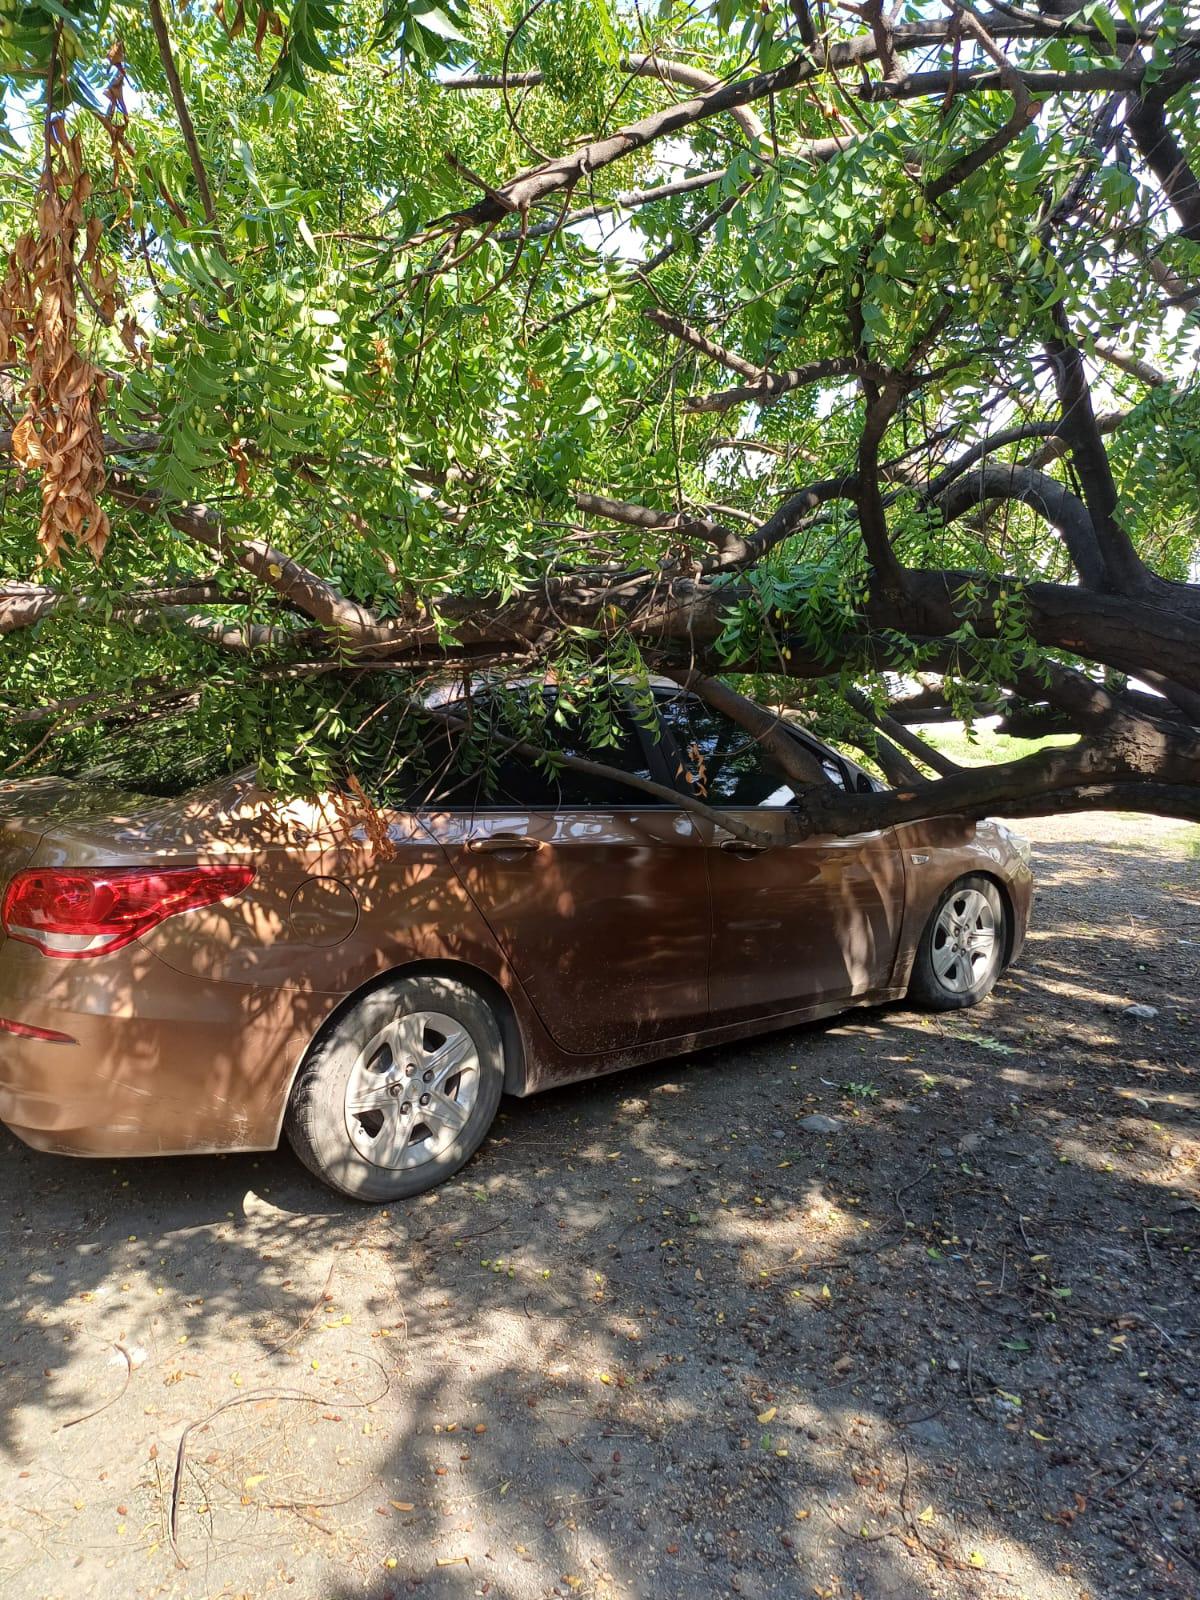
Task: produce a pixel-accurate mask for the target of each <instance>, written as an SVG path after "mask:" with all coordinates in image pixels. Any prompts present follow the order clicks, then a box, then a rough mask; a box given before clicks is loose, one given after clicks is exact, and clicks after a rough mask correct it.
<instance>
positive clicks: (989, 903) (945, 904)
mask: <svg viewBox="0 0 1200 1600" xmlns="http://www.w3.org/2000/svg"><path fill="white" fill-rule="evenodd" d="M1007 948H1008V911H1007V908H1006V906H1005V903H1004V897H1003V895H1002V894H1001V893H1000V890H999V889H998V888H997V886H996V884H995V883H993V882H992V880H991V879H990V878H983V877H978V876H972V877H967V878H959V880H958V881H957V883H952V884H951V885H950V887H949V888H948V889H947V890H946V891H945V893H944V894H943V895H942V897H941V899H940V900H939V901H938V903H937V905H936V906H935V907H934V909H933V914H932V915H931V916H930V918H929V921H928V923H926V925H925V931H924V933H922V935H921V942H920V944H919V945H918V947H917V955H916V960H915V961H914V962H913V970H912V977H911V978H910V979H909V984H908V993H909V998H910V999H911V1000H915V1001H916V1002H917V1003H918V1004H919V1005H923V1006H927V1007H928V1008H929V1009H931V1010H933V1011H961V1010H963V1009H964V1008H965V1007H967V1006H974V1005H978V1004H979V1002H980V1001H981V1000H983V999H986V997H987V996H988V995H989V994H991V992H992V990H993V989H994V988H995V986H996V980H997V978H998V977H999V976H1000V974H1001V972H1003V970H1004V960H1005V952H1006V950H1007Z"/></svg>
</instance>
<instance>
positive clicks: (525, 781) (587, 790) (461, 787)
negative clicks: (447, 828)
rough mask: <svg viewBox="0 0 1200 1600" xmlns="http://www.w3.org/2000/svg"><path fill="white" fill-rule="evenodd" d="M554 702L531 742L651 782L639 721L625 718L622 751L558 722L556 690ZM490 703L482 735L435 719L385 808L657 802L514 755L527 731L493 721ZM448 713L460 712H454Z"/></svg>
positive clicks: (566, 807) (614, 782)
mask: <svg viewBox="0 0 1200 1600" xmlns="http://www.w3.org/2000/svg"><path fill="white" fill-rule="evenodd" d="M542 692H543V693H544V694H545V696H546V712H547V715H546V717H545V719H544V721H542V720H541V719H540V718H539V719H538V723H537V731H536V733H530V734H527V735H526V737H528V739H529V742H530V743H536V744H537V745H538V746H539V748H542V749H546V750H548V751H550V752H551V753H552V754H554V755H560V756H575V757H583V758H584V759H586V760H589V761H595V762H599V763H601V764H602V765H604V766H607V767H615V768H617V769H618V770H620V771H621V772H628V773H632V774H634V775H636V776H638V777H642V778H649V777H651V772H650V766H649V763H648V760H647V757H646V752H645V748H644V746H643V743H642V740H641V738H640V736H639V734H638V730H637V728H636V727H635V726H634V724H633V722H632V720H631V719H629V718H627V717H625V716H623V715H622V716H619V717H618V718H617V720H616V727H615V729H614V732H615V735H616V743H615V744H595V743H593V742H592V741H591V740H590V739H589V737H588V734H587V730H586V728H585V726H584V723H583V719H581V718H580V717H578V716H563V717H561V718H559V717H558V716H557V715H556V710H557V707H556V703H555V697H554V691H553V690H544V691H542ZM491 709H492V708H490V707H489V706H488V705H487V704H486V702H485V703H483V704H479V703H477V704H476V706H475V707H474V711H473V720H474V724H475V732H474V736H473V737H472V738H471V739H469V740H464V739H463V736H462V735H461V734H460V733H458V732H457V731H454V730H451V729H448V728H446V727H445V726H444V725H443V724H440V723H437V722H434V721H433V720H432V719H431V720H430V724H429V729H428V732H427V734H426V736H425V738H424V739H423V740H422V741H421V743H420V746H419V747H418V748H417V749H415V750H413V751H412V752H411V754H410V755H409V756H407V757H406V759H405V760H404V762H403V763H402V764H401V765H400V766H399V767H398V769H397V771H396V772H395V774H394V775H393V776H392V778H391V779H390V781H389V782H388V783H387V784H386V785H384V787H383V799H384V803H385V804H388V805H391V806H394V807H397V808H398V809H403V810H421V809H446V810H453V811H477V810H487V809H489V808H493V809H494V808H496V807H504V806H511V807H515V808H517V809H521V810H551V811H554V810H558V811H572V810H589V809H594V810H614V809H625V810H628V809H629V808H631V807H634V806H645V805H653V804H655V803H656V802H655V801H654V800H653V799H652V798H651V797H649V796H647V795H645V794H643V793H641V792H640V791H639V790H637V789H635V788H632V787H631V786H629V785H627V784H624V783H621V782H620V780H619V779H617V778H615V777H614V778H606V777H603V776H601V775H599V774H593V773H584V772H579V771H577V770H576V769H574V768H572V767H567V766H559V767H555V768H553V769H550V768H548V767H547V766H546V765H545V764H543V763H541V762H539V761H537V760H536V759H535V758H534V757H532V756H527V755H525V754H524V753H523V752H521V751H517V750H513V749H511V748H510V746H511V743H512V741H513V740H514V739H516V738H519V737H521V736H522V730H521V729H520V728H517V727H512V726H508V725H507V724H506V722H505V721H504V720H503V718H502V717H501V716H500V715H496V716H494V717H492V716H491V715H490V714H489V713H490V711H491ZM447 710H449V711H454V710H455V707H454V706H453V705H451V706H448V707H447Z"/></svg>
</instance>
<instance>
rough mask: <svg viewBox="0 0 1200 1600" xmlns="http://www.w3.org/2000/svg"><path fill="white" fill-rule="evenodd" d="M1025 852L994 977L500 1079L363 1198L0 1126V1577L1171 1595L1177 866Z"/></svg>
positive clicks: (678, 1590) (521, 1593) (1181, 1347)
mask: <svg viewBox="0 0 1200 1600" xmlns="http://www.w3.org/2000/svg"><path fill="white" fill-rule="evenodd" d="M1039 865H1040V873H1039V882H1040V884H1041V885H1042V889H1041V892H1040V896H1039V903H1038V908H1037V911H1036V912H1035V918H1036V920H1035V930H1034V936H1033V937H1032V938H1031V941H1030V945H1029V947H1028V950H1027V953H1026V957H1025V959H1024V960H1023V962H1022V964H1021V966H1020V967H1019V968H1018V969H1017V970H1016V971H1014V972H1013V973H1012V974H1010V975H1009V977H1008V978H1007V979H1006V980H1005V982H1004V983H1003V984H1002V986H1001V988H1000V989H999V991H998V992H997V994H996V996H995V997H994V998H993V999H992V1000H991V1001H990V1002H988V1003H987V1004H986V1005H985V1006H984V1007H982V1008H979V1009H978V1010H976V1011H972V1012H969V1013H963V1014H959V1015H956V1016H953V1017H941V1018H936V1019H935V1018H929V1017H922V1016H919V1015H918V1014H916V1013H913V1012H910V1011H906V1010H903V1009H891V1010H887V1011H880V1012H871V1013H857V1014H854V1015H852V1016H851V1017H849V1018H847V1019H844V1020H843V1021H841V1022H840V1023H835V1024H831V1025H828V1026H824V1027H818V1028H811V1029H804V1030H799V1031H794V1032H791V1033H788V1034H785V1035H780V1036H777V1037H774V1038H767V1039H762V1040H759V1041H756V1042H755V1043H753V1044H751V1045H749V1046H742V1047H738V1048H736V1049H732V1050H723V1051H714V1052H708V1053H706V1054H704V1055H700V1056H696V1057H693V1058H692V1059H690V1060H689V1061H687V1062H675V1063H669V1064H666V1065H664V1066H659V1067H655V1068H652V1069H646V1070H642V1071H637V1072H633V1073H628V1074H625V1075H623V1076H621V1077H619V1078H614V1079H609V1080H605V1081H603V1082H600V1083H595V1084H591V1085H581V1086H577V1087H575V1088H570V1089H565V1090H560V1091H555V1092H554V1093H552V1094H549V1095H545V1096H542V1097H539V1098H537V1099H534V1100H531V1101H527V1102H508V1103H507V1104H506V1105H505V1107H504V1108H503V1111H502V1117H501V1120H500V1121H499V1122H498V1124H497V1127H496V1130H495V1136H494V1137H493V1138H492V1140H491V1141H490V1142H489V1143H488V1144H487V1145H486V1146H485V1148H484V1150H483V1151H482V1152H481V1154H480V1156H479V1157H478V1158H477V1159H476V1161H475V1162H473V1163H472V1164H471V1166H470V1167H469V1168H468V1169H467V1170H466V1171H465V1172H464V1173H463V1174H462V1175H460V1177H459V1178H458V1179H457V1180H456V1181H454V1182H453V1183H452V1184H450V1185H447V1186H446V1187H444V1188H443V1189H442V1190H440V1191H438V1193H437V1194H436V1195H434V1196H430V1197H427V1198H426V1199H424V1200H422V1201H419V1202H417V1203H415V1204H412V1205H410V1206H407V1207H398V1208H396V1209H395V1210H393V1211H391V1212H387V1211H384V1212H379V1211H375V1210H370V1209H367V1208H363V1207H359V1206H355V1205H351V1204H349V1203H347V1202H342V1201H340V1200H339V1199H337V1198H336V1197H334V1196H331V1195H330V1194H329V1193H328V1192H327V1191H325V1190H323V1189H321V1188H320V1187H319V1186H318V1185H316V1184H315V1182H313V1181H312V1180H310V1179H309V1178H308V1177H307V1175H306V1174H305V1173H303V1172H302V1170H301V1169H300V1168H299V1167H298V1166H297V1165H296V1164H295V1163H294V1162H293V1161H292V1160H291V1158H290V1156H288V1155H287V1154H286V1153H285V1152H281V1153H279V1154H277V1155H271V1156H257V1157H243V1158H228V1159H223V1160H218V1159H209V1158H204V1159H196V1160H191V1161H185V1160H178V1161H170V1162H165V1161H164V1162H136V1163H128V1164H122V1165H117V1164H114V1163H111V1162H102V1163H94V1164H85V1163H72V1162H68V1161H64V1160H59V1159H55V1158H50V1157H44V1156H34V1155H32V1154H30V1153H28V1152H26V1151H24V1150H23V1149H21V1148H19V1147H16V1146H13V1147H11V1148H8V1147H7V1146H6V1148H5V1151H4V1164H3V1177H2V1179H0V1182H2V1183H3V1186H4V1188H5V1189H6V1191H7V1193H6V1194H5V1196H4V1204H3V1207H2V1208H0V1210H2V1212H3V1216H4V1224H3V1225H4V1227H5V1228H6V1230H7V1232H6V1235H5V1237H4V1241H3V1244H2V1245H0V1250H2V1251H3V1261H2V1263H0V1274H2V1276H0V1361H2V1362H3V1366H2V1367H0V1385H2V1390H0V1392H2V1394H3V1404H4V1409H3V1425H4V1434H3V1449H4V1452H5V1477H6V1479H7V1480H8V1485H9V1490H10V1491H11V1492H9V1493H7V1494H6V1496H5V1507H4V1510H3V1512H2V1513H0V1528H2V1531H3V1543H0V1584H3V1586H4V1592H5V1593H6V1594H13V1595H18V1596H25V1595H30V1596H32V1595H41V1594H44V1593H56V1592H59V1591H60V1590H62V1588H63V1587H64V1585H65V1584H66V1583H67V1582H68V1580H69V1581H70V1582H71V1584H72V1586H73V1587H75V1586H78V1587H79V1588H80V1589H81V1591H82V1592H86V1591H87V1590H88V1588H89V1587H90V1588H91V1589H92V1590H94V1591H95V1592H103V1593H117V1592H120V1593H121V1594H122V1595H129V1596H135V1595H141V1594H145V1595H147V1596H148V1595H151V1594H156V1595H157V1594H169V1595H180V1596H182V1595H200V1594H206V1595H207V1594H212V1593H217V1592H228V1593H230V1594H235V1595H236V1594H239V1593H245V1594H253V1595H254V1596H255V1597H256V1600H258V1597H259V1596H263V1595H268V1594H274V1593H276V1592H278V1593H287V1594H289V1595H292V1596H301V1595H303V1596H312V1597H314V1600H316V1597H320V1600H343V1597H344V1600H350V1597H352V1596H354V1597H358V1596H363V1595H366V1596H369V1597H371V1600H385V1597H390V1596H392V1595H405V1594H408V1593H419V1594H420V1595H430V1596H442V1595H445V1596H467V1595H474V1594H487V1595H491V1596H497V1597H503V1600H533V1597H535V1596H544V1595H552V1594H556V1593H557V1594H560V1595H564V1596H565V1595H572V1594H574V1595H583V1596H591V1595H596V1596H602V1595H612V1596H637V1597H646V1600H659V1597H664V1600H671V1597H674V1596H679V1597H681V1600H682V1597H693V1596H698V1595H705V1596H707V1595H713V1596H716V1595H721V1596H725V1595H729V1594H742V1595H747V1596H755V1595H757V1596H763V1597H766V1596H768V1595H770V1596H776V1595H780V1594H786V1593H794V1594H799V1595H809V1594H818V1595H823V1596H827V1597H831V1600H832V1597H836V1600H849V1597H851V1596H853V1595H854V1594H856V1593H857V1594H859V1595H861V1596H863V1597H865V1600H889V1597H896V1600H900V1597H903V1600H918V1597H924V1596H929V1597H933V1596H939V1595H946V1594H949V1595H953V1596H955V1597H956V1600H957V1597H973V1596H978V1597H981V1600H982V1597H988V1600H991V1597H993V1596H1002V1595H1003V1596H1024V1597H1027V1600H1060V1597H1062V1600H1066V1597H1070V1600H1081V1597H1082V1596H1083V1595H1085V1594H1086V1595H1090V1596H1092V1597H1093V1600H1099V1597H1101V1596H1104V1597H1110V1596H1111V1597H1113V1600H1116V1597H1121V1600H1134V1597H1137V1596H1142V1595H1145V1596H1151V1595H1154V1596H1164V1597H1170V1596H1184V1595H1193V1594H1195V1592H1196V1587H1197V1583H1198V1582H1200V1567H1198V1566H1197V1563H1200V1528H1198V1526H1197V1513H1196V1504H1197V1502H1196V1489H1197V1474H1198V1470H1200V1451H1198V1450H1197V1446H1196V1442H1195V1440H1196V1417H1197V1410H1198V1406H1197V1402H1198V1399H1200V1373H1198V1371H1197V1359H1196V1358H1197V1340H1196V1337H1195V1334H1196V1329H1197V1326H1198V1324H1200V1318H1198V1317H1197V1307H1198V1303H1200V1266H1198V1262H1200V1250H1198V1232H1200V1230H1198V1228H1197V1224H1198V1223H1200V1211H1198V1210H1197V1208H1196V1205H1195V1200H1196V1191H1195V1187H1194V1178H1195V1170H1196V1169H1195V1161H1196V1156H1197V1151H1198V1145H1197V1122H1198V1118H1197V1110H1196V1106H1197V1093H1198V1091H1200V1074H1198V1072H1197V1065H1196V1061H1195V1055H1196V1051H1195V1044H1194V1040H1195V1033H1194V1019H1195V1012H1196V1010H1197V1000H1196V996H1197V992H1198V988H1197V982H1196V978H1197V962H1196V956H1197V955H1198V954H1200V945H1198V946H1196V947H1195V948H1193V947H1192V946H1190V945H1188V944H1184V943H1180V942H1179V941H1180V940H1184V939H1187V938H1188V937H1189V932H1188V927H1189V926H1190V923H1189V924H1188V926H1185V925H1184V924H1185V923H1188V919H1189V918H1191V919H1197V920H1198V921H1200V877H1198V874H1197V869H1196V867H1195V866H1194V865H1190V864H1186V863H1182V862H1179V861H1175V860H1164V859H1161V858H1153V859H1147V860H1139V859H1137V858H1130V857H1128V856H1126V855H1124V854H1122V853H1121V852H1118V851H1115V850H1114V851H1105V850H1102V849H1097V848H1096V847H1095V846H1093V845H1091V844H1088V845H1080V844H1075V843H1070V842H1068V843H1062V844H1055V845H1053V846H1048V847H1047V848H1046V849H1045V850H1044V851H1042V852H1041V861H1040V863H1039ZM1197 938H1198V939H1200V931H1197ZM1131 1001H1142V1002H1148V1003H1150V1004H1152V1005H1154V1006H1156V1007H1157V1008H1158V1015H1157V1017H1155V1018H1153V1019H1150V1020H1149V1021H1142V1022H1131V1021H1129V1020H1127V1019H1126V1018H1125V1017H1124V1015H1123V1012H1122V1007H1123V1006H1124V1005H1126V1004H1128V1003H1130V1002H1131ZM814 1113H819V1114H822V1115H827V1116H833V1117H835V1118H837V1119H838V1125H837V1126H836V1127H834V1128H831V1129H828V1130H826V1131H820V1130H818V1131H812V1130H810V1129H808V1128H806V1127H805V1126H804V1119H805V1118H807V1117H809V1116H810V1115H812V1114H814ZM230 1402H233V1403H232V1404H230ZM222 1407H224V1408H225V1409H218V1408H222ZM100 1408H103V1409H100ZM92 1413H95V1414H92ZM206 1419H207V1420H206ZM196 1423H198V1424H199V1426H197V1427H195V1428H193V1431H192V1432H191V1433H190V1434H188V1435H187V1436H186V1439H185V1444H184V1450H183V1456H182V1461H181V1465H180V1469H179V1473H178V1486H177V1489H176V1488H175V1487H174V1484H175V1477H176V1463H177V1460H178V1451H179V1445H180V1440H181V1437H183V1436H184V1430H185V1429H186V1428H187V1427H188V1426H189V1424H196ZM172 1504H174V1510H175V1520H176V1532H177V1554H176V1553H173V1552H172V1549H171V1545H170V1537H169V1536H170V1521H171V1510H172ZM179 1563H183V1564H184V1565H182V1566H181V1565H179Z"/></svg>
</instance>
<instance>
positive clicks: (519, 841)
mask: <svg viewBox="0 0 1200 1600" xmlns="http://www.w3.org/2000/svg"><path fill="white" fill-rule="evenodd" d="M544 842H545V841H544V840H542V839H532V838H530V836H529V835H528V834H527V833H490V834H488V835H487V836H486V837H485V838H483V839H468V840H467V849H468V850H469V851H470V852H471V854H472V855H476V856H487V855H498V854H499V853H500V852H501V851H508V850H512V851H516V852H522V851H533V850H540V849H541V848H542V845H543V843H544Z"/></svg>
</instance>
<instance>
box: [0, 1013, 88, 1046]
mask: <svg viewBox="0 0 1200 1600" xmlns="http://www.w3.org/2000/svg"><path fill="white" fill-rule="evenodd" d="M0 1033H14V1034H16V1036H17V1038H18V1039H37V1040H39V1041H40V1042H41V1043H42V1044H78V1043H79V1040H78V1039H72V1037H71V1035H70V1034H69V1033H59V1032H58V1030H57V1029H56V1028H35V1027H34V1026H33V1024H32V1023H29V1022H12V1021H10V1020H9V1018H8V1017H0Z"/></svg>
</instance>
